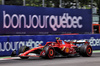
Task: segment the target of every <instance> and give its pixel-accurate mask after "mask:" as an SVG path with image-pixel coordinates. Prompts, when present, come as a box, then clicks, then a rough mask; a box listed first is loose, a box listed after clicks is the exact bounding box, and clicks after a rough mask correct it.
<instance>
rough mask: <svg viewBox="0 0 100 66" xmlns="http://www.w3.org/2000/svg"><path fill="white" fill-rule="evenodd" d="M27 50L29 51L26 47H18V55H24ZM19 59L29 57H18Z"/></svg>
mask: <svg viewBox="0 0 100 66" xmlns="http://www.w3.org/2000/svg"><path fill="white" fill-rule="evenodd" d="M27 50H29V47H27V46H22V47H20V49H19V54H20V53H24V52H25V51H27ZM20 58H21V59H28V58H29V57H20Z"/></svg>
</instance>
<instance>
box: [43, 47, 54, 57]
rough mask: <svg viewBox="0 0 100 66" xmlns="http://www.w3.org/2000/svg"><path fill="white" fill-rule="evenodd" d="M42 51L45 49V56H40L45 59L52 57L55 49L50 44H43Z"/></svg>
mask: <svg viewBox="0 0 100 66" xmlns="http://www.w3.org/2000/svg"><path fill="white" fill-rule="evenodd" d="M43 51H45V56H42V58H45V59H53V58H54V56H55V50H54V48H53V47H51V46H45V47H44V48H43Z"/></svg>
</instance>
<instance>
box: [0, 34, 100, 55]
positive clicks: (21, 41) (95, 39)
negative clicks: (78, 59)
mask: <svg viewBox="0 0 100 66" xmlns="http://www.w3.org/2000/svg"><path fill="white" fill-rule="evenodd" d="M56 37H60V39H62V40H64V41H71V40H88V41H89V42H90V45H91V46H92V48H93V50H100V35H99V34H95V35H47V36H46V35H38V36H34V35H32V36H0V56H4V55H11V52H12V51H13V50H16V51H17V54H18V50H19V48H20V47H21V46H24V45H26V46H28V47H30V48H34V47H37V46H38V45H39V44H42V45H45V43H46V42H48V41H54V42H55V41H56V39H55V38H56Z"/></svg>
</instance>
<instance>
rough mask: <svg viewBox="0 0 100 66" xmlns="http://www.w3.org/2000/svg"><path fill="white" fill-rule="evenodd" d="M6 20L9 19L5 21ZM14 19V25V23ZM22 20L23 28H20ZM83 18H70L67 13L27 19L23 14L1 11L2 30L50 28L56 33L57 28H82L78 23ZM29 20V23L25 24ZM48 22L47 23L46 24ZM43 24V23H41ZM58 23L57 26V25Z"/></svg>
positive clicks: (34, 16) (32, 16) (30, 16)
mask: <svg viewBox="0 0 100 66" xmlns="http://www.w3.org/2000/svg"><path fill="white" fill-rule="evenodd" d="M7 18H8V19H9V20H8V21H7ZM14 19H16V25H15V23H14ZM22 19H23V23H24V26H22V24H23V23H22ZM82 19H83V18H82V17H81V16H78V17H76V16H73V17H72V16H70V15H69V14H68V13H63V16H55V15H51V16H50V15H43V16H41V15H29V19H27V18H26V16H25V15H24V14H21V15H17V14H13V15H12V16H11V15H10V14H6V11H3V28H6V29H8V28H10V27H12V28H22V27H24V28H27V29H29V28H31V27H32V28H38V27H39V28H47V27H50V28H52V30H53V31H57V29H58V28H82V27H83V25H82V24H81V23H80V22H81V20H82ZM27 20H29V22H26V21H27ZM48 21H49V22H48ZM42 22H43V23H42ZM58 23H59V24H58ZM48 24H49V26H48Z"/></svg>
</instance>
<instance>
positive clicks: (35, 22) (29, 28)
mask: <svg viewBox="0 0 100 66" xmlns="http://www.w3.org/2000/svg"><path fill="white" fill-rule="evenodd" d="M87 28H88V29H87ZM69 32H70V33H85V32H92V12H91V10H90V9H67V8H46V7H29V6H8V5H0V34H48V33H49V34H54V33H69Z"/></svg>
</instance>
